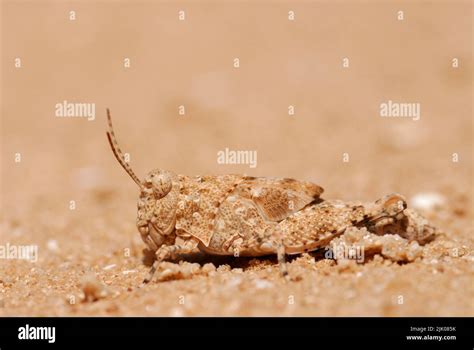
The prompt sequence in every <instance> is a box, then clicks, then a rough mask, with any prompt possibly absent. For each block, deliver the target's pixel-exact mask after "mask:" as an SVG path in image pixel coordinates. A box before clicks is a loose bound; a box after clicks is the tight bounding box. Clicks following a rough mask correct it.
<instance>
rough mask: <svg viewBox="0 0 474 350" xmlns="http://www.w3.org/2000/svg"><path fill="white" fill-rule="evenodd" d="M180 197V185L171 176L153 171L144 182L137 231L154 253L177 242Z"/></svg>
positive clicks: (173, 176) (139, 201) (163, 171)
mask: <svg viewBox="0 0 474 350" xmlns="http://www.w3.org/2000/svg"><path fill="white" fill-rule="evenodd" d="M178 196H179V182H178V181H177V177H176V175H175V174H173V173H172V172H169V171H165V170H152V171H150V172H149V173H148V174H147V176H146V177H145V179H144V180H143V181H142V187H141V192H140V198H139V199H138V213H137V227H138V230H139V231H140V234H141V236H142V239H143V241H144V242H145V243H146V244H147V245H148V247H149V248H150V249H151V250H153V251H156V250H157V249H158V248H159V247H160V246H161V245H163V244H170V243H171V244H172V243H173V242H174V239H175V235H174V228H175V223H176V208H177V205H178Z"/></svg>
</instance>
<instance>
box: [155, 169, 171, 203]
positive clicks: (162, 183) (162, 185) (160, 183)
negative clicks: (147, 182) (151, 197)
mask: <svg viewBox="0 0 474 350" xmlns="http://www.w3.org/2000/svg"><path fill="white" fill-rule="evenodd" d="M151 186H152V188H153V193H154V194H155V196H156V197H157V198H158V199H159V198H163V197H164V196H166V195H167V194H168V193H169V191H171V187H172V183H171V178H170V177H169V176H168V175H166V174H159V175H152V176H151Z"/></svg>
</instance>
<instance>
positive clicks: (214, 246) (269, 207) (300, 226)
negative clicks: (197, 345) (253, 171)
mask: <svg viewBox="0 0 474 350" xmlns="http://www.w3.org/2000/svg"><path fill="white" fill-rule="evenodd" d="M108 121H109V131H108V132H107V137H108V140H109V143H110V145H111V147H112V151H113V152H114V155H115V157H116V159H117V160H118V162H119V163H120V164H121V165H122V167H123V168H124V169H125V170H126V172H127V173H128V174H129V175H130V177H131V178H132V179H133V180H134V181H135V182H136V183H137V185H138V186H139V188H140V197H139V200H138V214H137V227H138V230H139V232H140V235H141V237H142V239H143V241H144V242H145V243H146V244H147V246H148V247H149V249H151V250H152V251H154V252H155V254H156V261H155V263H154V264H153V267H152V270H151V271H150V276H149V277H148V278H147V279H146V280H145V282H148V281H149V280H150V279H151V277H152V275H153V273H154V271H155V270H156V268H157V267H158V264H159V263H160V262H161V261H163V260H166V259H168V258H170V257H173V256H174V255H176V254H179V253H189V252H192V251H193V250H195V249H196V248H198V249H200V250H201V251H203V252H206V253H208V254H213V255H234V256H262V255H268V254H277V256H278V261H279V263H280V267H281V271H282V273H283V275H286V274H287V272H286V267H285V263H284V257H285V255H286V254H297V253H303V252H308V251H312V250H315V249H318V248H319V247H322V246H325V245H326V244H328V243H329V241H330V240H331V239H333V238H335V237H337V236H339V235H341V234H342V233H344V231H345V230H346V229H347V228H349V227H353V226H355V227H366V228H367V229H368V230H369V231H371V232H374V233H378V234H382V233H386V232H387V231H388V230H390V231H393V232H394V233H398V234H400V235H405V237H407V238H409V239H415V240H420V241H423V240H425V239H426V237H428V236H429V235H430V234H431V233H433V232H434V230H430V229H429V228H430V226H429V225H427V223H425V222H423V221H422V219H420V218H419V217H417V216H416V213H414V212H407V211H406V210H407V209H406V207H407V205H406V202H405V199H404V198H403V197H402V196H400V195H398V194H392V195H388V196H386V197H384V198H382V199H380V200H378V201H376V202H374V203H368V204H362V203H346V202H342V201H323V200H322V199H321V198H320V195H321V194H322V193H323V189H322V188H321V187H320V186H318V185H315V184H313V183H310V182H305V181H298V180H294V179H288V178H282V179H280V178H256V177H249V176H245V175H218V176H196V177H189V176H185V175H177V174H174V173H173V172H170V171H165V170H159V169H157V170H152V171H151V172H149V173H148V175H147V176H146V177H145V179H144V180H143V181H140V180H139V179H138V177H137V176H136V175H135V173H134V172H133V170H132V169H131V167H130V166H129V164H128V163H126V162H125V161H124V158H123V155H122V152H121V150H120V148H119V146H118V143H117V141H116V139H115V135H114V131H113V128H112V121H111V117H110V113H108Z"/></svg>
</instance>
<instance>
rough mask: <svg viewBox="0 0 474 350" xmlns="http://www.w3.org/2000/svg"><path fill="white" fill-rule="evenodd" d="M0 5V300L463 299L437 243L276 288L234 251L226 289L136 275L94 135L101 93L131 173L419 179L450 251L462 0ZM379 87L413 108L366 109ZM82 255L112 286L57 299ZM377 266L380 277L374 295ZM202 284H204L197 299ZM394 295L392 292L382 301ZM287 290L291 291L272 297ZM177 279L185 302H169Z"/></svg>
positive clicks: (124, 208) (88, 308)
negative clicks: (101, 295) (251, 157)
mask: <svg viewBox="0 0 474 350" xmlns="http://www.w3.org/2000/svg"><path fill="white" fill-rule="evenodd" d="M180 10H184V11H185V15H186V20H185V21H179V20H178V11H180ZM290 10H292V11H294V12H295V20H294V21H289V20H288V11H290ZM399 10H403V11H404V17H405V19H404V20H403V21H398V20H397V11H399ZM1 11H2V14H1V16H2V26H1V29H2V44H1V48H2V50H1V52H2V54H1V58H2V77H1V83H2V88H1V101H2V106H1V107H2V118H1V135H2V137H1V140H2V142H1V152H2V153H1V157H2V162H1V186H2V187H1V199H2V201H1V224H2V226H1V237H0V243H1V242H9V243H10V244H37V245H39V249H40V250H39V257H40V259H39V261H38V263H36V264H32V263H29V262H24V261H5V260H4V261H1V265H2V266H1V267H0V283H1V284H0V287H1V288H0V291H1V294H0V298H1V300H0V306H1V307H0V314H5V315H18V314H32V315H70V314H72V315H75V314H77V315H79V314H116V315H169V314H172V315H199V314H224V315H248V314H252V315H301V314H304V315H413V314H415V315H465V314H470V315H472V314H473V309H474V307H473V305H472V297H473V296H474V287H473V276H474V274H473V268H472V256H470V257H466V256H465V257H464V259H461V258H460V259H457V260H456V259H455V260H453V262H451V263H449V264H448V263H446V264H444V265H443V264H442V260H440V259H438V260H439V262H440V263H441V264H442V267H443V271H441V272H439V273H437V274H433V272H432V268H433V267H432V266H426V267H425V265H427V264H424V263H423V262H416V263H413V264H407V265H404V266H399V265H396V264H395V265H396V266H393V267H386V266H385V265H383V263H381V264H380V266H379V265H377V264H376V263H375V262H374V263H373V265H370V264H369V265H366V266H360V267H358V268H359V269H361V270H360V271H359V272H362V273H364V274H365V275H367V276H371V277H368V278H367V279H364V280H363V282H357V281H359V279H357V278H356V277H355V275H356V274H357V273H356V272H350V271H349V272H346V273H345V274H341V273H340V271H339V270H337V269H336V267H331V266H325V267H320V269H319V270H318V269H313V270H311V271H310V272H308V271H306V272H305V271H303V272H302V273H303V275H304V274H305V273H307V275H304V276H306V277H305V278H303V282H299V284H298V283H295V285H293V286H291V285H290V286H284V287H283V286H280V285H279V283H280V282H279V281H278V278H277V276H274V274H269V275H268V276H265V271H266V270H264V269H263V268H262V269H261V270H258V268H257V270H258V271H257V272H258V273H261V274H263V275H262V276H260V277H259V278H261V279H266V278H267V277H268V278H270V279H272V278H274V281H273V282H272V283H275V284H276V286H279V287H274V288H269V289H265V288H261V290H259V291H258V292H256V291H255V290H253V289H252V287H251V285H250V284H249V285H248V286H247V285H246V284H245V283H247V282H248V281H247V280H246V278H252V277H251V276H247V275H246V274H247V270H246V268H245V267H246V266H247V265H245V264H247V262H243V264H244V265H243V266H244V273H243V276H244V277H242V278H243V280H242V281H241V283H243V285H244V287H242V288H237V287H236V288H230V287H229V288H230V289H229V290H226V289H225V288H224V289H223V290H222V291H221V292H219V291H215V288H219V286H221V285H223V282H222V281H221V280H220V278H224V279H225V277H223V276H220V275H219V274H218V275H217V276H216V277H214V278H207V277H196V278H195V279H190V280H181V281H172V282H166V283H162V284H159V283H157V284H154V285H151V286H150V288H149V289H148V290H146V291H144V290H138V291H136V290H135V289H133V288H134V286H136V285H137V284H138V283H139V281H140V280H141V279H142V278H143V276H144V275H145V273H146V271H147V270H148V268H147V267H146V266H143V264H142V262H141V259H142V252H141V249H142V248H143V244H142V243H141V241H140V239H139V235H138V233H137V232H136V229H135V227H134V225H135V215H136V199H137V196H138V190H137V188H136V185H135V184H134V183H133V182H132V181H131V180H130V179H129V178H128V177H127V176H126V174H125V173H124V172H123V170H122V169H121V168H120V167H119V165H118V164H117V162H116V161H115V159H114V157H113V155H112V153H111V151H110V149H109V146H108V143H107V140H106V137H105V129H106V121H105V109H106V108H110V109H111V111H112V116H113V118H114V125H115V129H116V134H117V136H118V140H119V142H120V144H121V147H122V149H123V150H124V152H128V153H130V155H131V164H132V167H133V168H134V169H135V172H136V173H137V175H139V177H142V176H143V175H144V174H145V173H146V172H147V171H149V170H151V169H152V168H165V169H169V170H173V171H175V172H177V173H183V174H188V175H194V174H196V175H197V174H216V173H247V174H249V175H255V176H275V177H276V176H279V177H294V178H298V179H304V180H310V181H314V182H315V183H317V184H319V185H321V186H322V187H324V189H325V194H324V197H325V198H340V199H345V200H350V199H360V200H373V199H376V198H378V197H380V196H382V195H384V194H386V193H390V192H400V193H402V194H404V195H405V196H406V197H407V198H409V199H410V198H412V197H413V196H415V195H417V194H420V193H421V194H422V193H427V192H429V193H436V194H437V195H439V196H440V197H441V198H443V203H442V208H441V209H439V210H438V212H434V213H433V212H432V213H426V212H425V213H424V214H425V215H427V216H429V217H430V219H431V220H432V221H433V223H434V224H435V225H436V226H438V227H441V228H442V229H443V230H445V231H446V232H447V238H446V240H449V241H450V242H454V243H453V244H455V245H458V246H459V247H464V248H463V249H465V250H466V251H468V252H469V251H470V250H471V249H472V247H473V246H474V245H473V238H472V234H473V225H472V224H473V210H472V194H473V193H472V191H473V183H472V180H473V176H472V175H473V174H472V160H473V157H472V150H473V144H472V139H473V124H472V98H473V91H472V2H470V1H432V2H423V3H422V2H420V1H418V2H405V1H391V2H387V1H381V2H378V1H368V2H361V1H338V2H329V1H327V2H326V1H324V2H316V1H314V2H309V1H304V2H303V1H301V2H289V1H286V2H285V1H278V2H277V1H265V2H264V1H256V2H255V3H252V2H247V1H225V2H211V1H189V2H164V1H163V2H160V1H143V2H132V1H119V2H116V1H84V2H80V3H79V2H66V1H54V2H53V1H24V2H23V1H22V2H20V1H2V9H1ZM70 11H75V12H76V20H75V21H70V20H69V15H70ZM344 57H348V58H349V60H350V61H349V62H350V66H349V68H343V67H342V59H343V58H344ZM15 58H21V62H22V67H21V68H20V69H18V68H15V65H14V63H15ZM125 58H130V64H131V66H130V68H125V67H124V59H125ZM234 58H239V60H240V67H239V68H234V66H233V60H234ZM453 58H458V59H459V67H458V68H453V67H452V59H453ZM64 100H67V101H68V102H87V103H95V104H96V119H95V120H94V121H87V120H86V119H85V118H57V117H55V105H56V104H57V103H62V102H63V101H64ZM387 100H393V101H395V102H418V103H420V104H421V120H419V121H413V120H411V119H408V118H407V119H403V118H381V117H380V116H379V106H380V103H382V102H386V101H387ZM180 105H184V106H185V108H186V115H185V116H180V115H179V114H178V106H180ZM289 105H293V106H295V115H294V116H289V115H288V106H289ZM226 147H228V148H230V149H237V150H257V152H258V166H257V167H256V168H255V169H251V168H249V166H248V165H219V164H217V161H216V159H217V152H218V151H219V150H223V149H225V148H226ZM344 152H347V153H348V154H349V156H350V161H349V162H348V163H344V162H343V161H342V155H343V153H344ZM15 153H21V157H22V161H21V162H20V163H15V161H14V160H15ZM453 153H457V154H458V155H459V162H452V154H453ZM71 200H74V201H75V202H76V209H75V210H69V203H70V201H71ZM2 244H5V243H2ZM128 248H130V249H131V252H132V253H131V256H130V257H128V256H127V257H124V254H123V251H124V250H125V249H128ZM268 261H269V260H265V259H263V260H262V261H260V263H261V264H262V265H265V266H266V265H267V264H268ZM270 261H271V260H270ZM228 263H230V264H232V263H233V262H228ZM294 263H295V264H296V265H298V264H297V262H294ZM237 264H239V263H237ZM417 264H418V265H419V266H417ZM112 265H115V266H113V267H111V268H109V269H106V270H104V269H103V268H104V266H112ZM215 265H216V266H217V265H218V263H216V262H215ZM257 265H258V264H257ZM270 265H271V264H270ZM295 268H296V267H295ZM325 269H327V275H328V276H326V277H324V276H323V275H322V274H323V273H322V272H321V271H325ZM384 269H387V270H384ZM250 270H251V269H249V271H250ZM88 271H94V272H97V278H98V279H99V280H101V281H102V282H104V283H105V284H106V285H110V286H111V287H110V288H118V294H117V295H116V296H110V295H109V297H107V298H105V300H99V301H97V302H96V303H92V304H90V303H89V304H87V303H79V302H78V303H77V304H75V305H72V306H71V305H69V303H68V302H67V300H69V299H68V296H70V295H77V296H78V300H79V299H80V293H81V287H80V281H81V278H83V277H82V276H83V275H84V274H87V272H88ZM124 271H135V272H131V273H126V274H124V273H123V272H124ZM262 271H263V272H262ZM223 273H224V272H223ZM229 273H230V274H232V272H229ZM236 273H237V274H240V272H239V271H237V272H236ZM374 276H378V277H374ZM383 278H390V280H389V281H386V283H388V284H389V287H387V288H388V290H389V291H387V290H386V289H383V288H382V287H380V288H382V290H381V292H380V293H379V294H377V293H378V292H377V291H376V290H375V289H373V288H375V287H374V286H375V285H379V286H380V285H383V283H382V281H381V279H383ZM399 281H402V282H400V283H399ZM249 283H250V282H249ZM358 283H362V284H358ZM331 286H332V287H331ZM209 290H213V293H217V294H216V295H214V294H213V297H212V300H211V301H208V302H207V303H205V304H204V305H203V304H202V303H204V302H202V303H200V301H199V300H201V298H202V296H203V295H206V294H209V293H210V292H209ZM351 291H352V292H353V293H355V295H352V294H351V298H352V299H350V300H347V302H344V298H345V296H346V293H348V292H351ZM435 292H436V293H437V294H436V295H434V296H433V295H432V296H429V295H428V294H427V293H435ZM219 293H220V294H219ZM259 293H263V294H262V295H261V297H260V296H259V295H260V294H259ZM291 293H293V294H291ZM374 293H375V294H374ZM397 293H398V294H399V293H403V294H404V295H406V296H407V297H406V298H405V300H408V301H406V304H405V305H404V307H398V306H393V305H392V300H393V298H394V296H396V295H398V294H397ZM289 294H291V295H297V296H300V297H299V299H298V300H306V299H304V298H309V299H308V300H306V301H305V302H304V303H302V304H298V303H296V306H295V305H291V307H290V309H288V307H289V306H288V305H287V303H286V302H285V300H286V299H287V296H288V295H289ZM177 295H190V296H191V299H190V300H192V298H193V297H194V298H195V303H194V304H193V303H191V304H189V303H188V304H186V307H182V306H181V304H176V296H177ZM159 296H161V297H159ZM114 298H115V299H114ZM117 298H122V299H120V302H117V301H116V299H117ZM160 298H161V299H160ZM259 298H261V299H259ZM311 298H313V299H311ZM229 300H231V301H229ZM236 300H237V301H236ZM374 303H375V304H374ZM111 305H112V306H111ZM190 305H191V306H190ZM387 305H388V306H387Z"/></svg>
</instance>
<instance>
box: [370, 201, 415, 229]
mask: <svg viewBox="0 0 474 350" xmlns="http://www.w3.org/2000/svg"><path fill="white" fill-rule="evenodd" d="M406 208H407V202H406V200H405V198H404V197H403V196H401V195H399V194H397V193H393V194H389V195H387V196H385V197H383V198H381V199H379V200H377V201H375V202H374V203H373V204H372V206H371V207H370V209H369V210H368V214H367V221H368V223H369V225H368V226H369V229H370V230H371V231H374V232H377V233H382V232H383V230H384V228H385V227H386V226H388V225H392V224H393V223H395V222H396V221H398V220H401V219H403V217H404V214H403V211H404V210H405V209H406Z"/></svg>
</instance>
